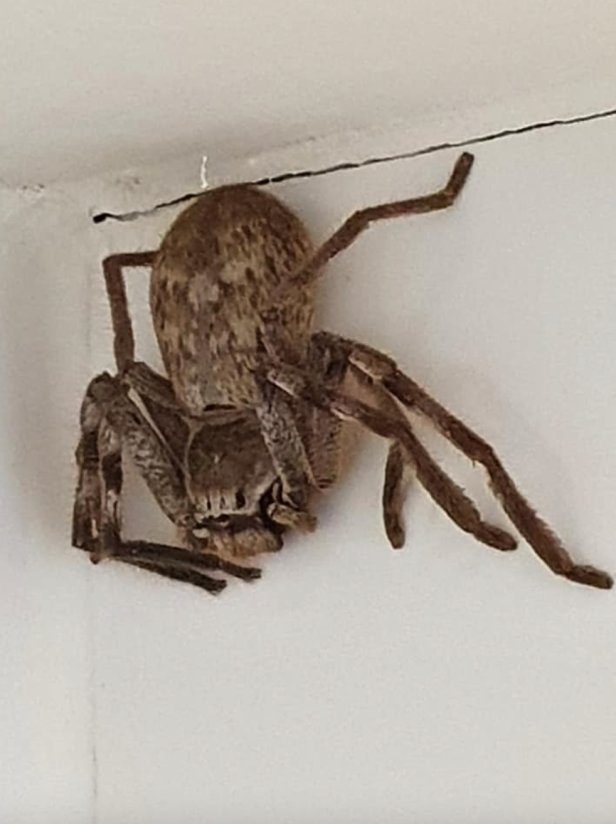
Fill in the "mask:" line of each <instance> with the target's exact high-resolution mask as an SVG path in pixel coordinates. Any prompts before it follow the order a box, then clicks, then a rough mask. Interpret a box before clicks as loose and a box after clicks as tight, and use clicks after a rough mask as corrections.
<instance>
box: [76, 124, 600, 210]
mask: <svg viewBox="0 0 616 824" xmlns="http://www.w3.org/2000/svg"><path fill="white" fill-rule="evenodd" d="M615 116H616V108H612V109H603V110H601V111H598V112H593V113H591V114H584V115H579V116H576V117H569V118H558V119H555V120H540V121H537V122H535V123H527V124H526V125H525V126H517V127H514V128H510V129H501V130H500V131H495V132H488V133H487V134H483V135H478V136H475V137H469V138H467V139H465V140H453V141H449V142H444V143H435V144H434V145H432V146H425V147H423V148H422V149H415V150H414V151H409V152H399V153H397V154H390V155H382V156H377V157H369V158H366V159H365V160H359V161H351V162H347V163H344V162H342V163H336V164H334V165H333V166H325V167H323V168H320V169H303V170H300V171H295V172H283V173H281V174H278V175H274V176H273V177H262V178H259V180H252V181H246V182H247V183H248V184H250V185H252V186H270V185H275V184H276V183H284V182H285V181H287V180H298V179H301V178H311V177H323V176H324V175H331V174H335V173H337V172H346V171H353V170H355V169H364V168H365V167H366V166H376V165H377V164H379V163H395V162H396V161H398V160H409V159H411V158H413V157H422V156H423V155H428V154H435V153H436V152H442V151H446V150H447V149H460V148H464V147H466V146H476V145H478V144H480V143H491V142H492V141H495V140H504V139H506V138H509V137H515V136H517V135H521V134H526V133H527V132H534V131H541V130H544V129H553V128H557V127H560V126H573V125H577V124H580V123H589V122H590V121H593V120H604V119H606V118H609V117H615ZM204 193H205V192H204V191H203V190H202V191H200V192H188V193H187V194H184V195H180V196H179V197H176V198H174V199H173V200H167V201H164V202H162V203H158V204H156V205H155V206H152V207H151V208H149V209H143V210H137V211H132V212H119V213H115V212H99V213H98V214H95V215H94V216H93V217H92V221H93V222H94V223H103V222H104V221H106V220H115V221H119V222H122V223H126V222H129V221H133V220H137V219H138V218H140V217H147V216H148V215H152V214H154V213H155V212H157V211H158V210H159V209H166V208H167V207H169V206H177V205H178V204H180V203H185V202H186V201H188V200H194V199H195V198H197V197H201V195H203V194H204Z"/></svg>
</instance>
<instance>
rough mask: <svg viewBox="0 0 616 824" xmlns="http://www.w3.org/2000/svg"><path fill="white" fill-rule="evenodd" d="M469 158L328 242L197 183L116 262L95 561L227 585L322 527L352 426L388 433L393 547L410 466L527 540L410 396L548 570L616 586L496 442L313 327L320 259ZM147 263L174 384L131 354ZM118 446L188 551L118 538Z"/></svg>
mask: <svg viewBox="0 0 616 824" xmlns="http://www.w3.org/2000/svg"><path fill="white" fill-rule="evenodd" d="M472 163H473V157H472V155H470V154H468V153H465V154H463V155H461V156H460V158H459V159H458V161H457V163H456V165H455V167H454V169H453V172H452V174H451V177H450V179H449V181H448V182H447V184H446V185H445V186H444V188H442V189H440V190H439V191H437V192H434V193H433V194H429V195H425V196H423V197H417V198H412V199H409V200H403V201H399V202H396V203H388V204H384V205H380V206H373V207H370V208H367V209H363V210H361V211H358V212H356V213H355V214H353V215H352V216H351V217H350V218H349V219H348V220H346V221H345V222H344V223H343V225H342V226H341V228H340V229H338V231H336V232H335V233H334V234H333V235H331V237H329V238H328V240H326V241H325V243H323V244H322V245H321V246H319V247H317V248H316V249H315V248H314V246H313V244H312V242H311V240H310V238H309V235H308V232H307V230H306V228H305V227H304V225H303V224H302V222H301V221H300V220H299V219H298V218H297V217H296V216H295V215H294V214H292V213H291V212H290V211H289V209H287V208H286V207H285V206H284V205H283V204H282V203H280V202H279V201H278V200H276V199H275V198H274V197H273V196H272V195H270V194H266V193H265V192H263V191H262V190H260V189H257V188H255V187H253V186H249V185H238V186H223V187H221V188H218V189H214V190H211V191H208V192H206V193H204V194H203V195H201V196H200V197H199V198H198V199H197V200H196V201H195V202H194V203H193V204H192V205H191V206H189V207H188V208H187V209H186V210H185V211H184V212H182V213H181V214H180V215H179V217H177V219H176V220H175V222H174V223H173V225H172V226H171V228H170V229H169V231H168V232H167V234H166V235H165V237H164V238H163V241H162V243H161V245H160V248H159V249H158V251H152V252H136V253H128V254H117V255H112V256H111V257H108V258H107V259H106V260H105V261H104V263H103V267H104V271H105V278H106V284H107V290H108V295H109V301H110V305H111V313H112V318H113V328H114V336H115V339H114V350H115V358H116V363H117V368H118V374H117V375H116V376H115V377H112V376H111V375H109V374H107V373H103V374H102V375H99V376H98V377H96V378H94V380H93V381H91V383H90V385H89V386H88V389H87V392H86V396H85V399H84V402H83V405H82V410H81V433H82V434H81V440H80V443H79V446H78V449H77V461H78V465H79V481H78V486H77V493H76V502H75V510H74V519H73V544H74V545H75V546H76V547H79V548H81V549H85V550H87V551H88V552H89V553H90V554H91V558H92V560H93V561H94V562H97V561H99V560H100V559H102V558H113V559H116V560H119V561H123V562H126V563H129V564H133V565H135V566H138V567H142V568H144V569H148V570H150V571H152V572H156V573H159V574H161V575H164V576H167V577H169V578H174V579H177V580H183V581H188V582H190V583H193V584H196V585H198V586H200V587H203V588H205V589H207V590H209V591H212V592H217V591H219V590H220V589H222V588H223V587H224V586H225V584H226V582H225V580H224V579H221V578H215V577H212V576H210V575H208V574H207V573H208V572H209V571H211V570H219V571H221V572H224V573H228V574H230V575H234V576H237V577H240V578H244V579H252V578H256V577H259V575H260V571H259V570H258V569H255V568H254V567H249V566H245V565H240V564H238V563H236V562H235V560H238V559H242V558H246V557H249V556H252V555H256V554H259V553H261V552H266V551H274V550H277V549H280V547H281V546H282V534H283V532H284V531H285V530H286V529H289V528H291V529H303V530H311V529H313V528H314V526H315V519H314V518H313V516H312V515H311V513H310V510H309V505H310V500H311V497H312V495H313V493H314V492H315V491H316V490H321V489H324V488H326V487H328V486H330V485H331V484H332V483H334V481H335V480H336V478H337V475H338V471H339V469H338V464H339V461H338V458H339V453H340V450H341V443H342V434H343V432H342V422H343V421H354V422H357V423H359V424H361V425H362V426H363V427H365V428H366V429H368V430H369V431H371V432H373V433H375V434H377V435H380V436H381V437H383V438H386V439H387V440H388V441H389V442H390V449H389V455H388V460H387V465H386V471H385V486H384V492H383V508H384V519H385V527H386V531H387V535H388V537H389V540H390V542H391V544H392V546H394V547H396V548H397V547H401V546H402V545H403V543H404V529H403V526H402V518H401V509H402V504H403V480H402V479H403V470H404V467H405V465H409V466H410V467H412V468H413V470H414V472H415V475H416V476H417V478H418V480H419V481H420V482H421V484H422V485H423V486H424V487H425V489H426V491H427V492H428V494H429V495H430V496H431V497H432V498H433V499H434V500H435V501H436V502H437V503H438V504H439V506H441V507H442V509H444V510H445V512H446V513H447V514H448V515H449V517H450V518H451V519H452V520H453V521H455V523H456V524H457V525H458V526H459V527H460V528H461V529H463V530H465V531H466V532H469V533H471V534H472V535H474V536H475V538H477V540H479V541H481V542H483V543H484V544H487V545H488V546H490V547H493V548H495V549H498V550H503V551H506V550H513V549H515V548H516V541H515V539H514V538H513V537H512V536H511V535H509V534H508V533H507V532H505V531H504V530H502V529H500V528H499V527H497V526H494V525H492V524H489V523H487V522H485V521H484V520H483V519H482V517H481V515H480V513H479V512H478V510H477V508H476V506H475V505H474V503H473V502H472V501H471V500H470V499H469V498H468V497H467V495H466V494H465V492H464V491H463V490H462V489H461V488H460V487H459V486H458V485H457V484H456V483H454V481H452V480H451V478H449V476H448V475H446V474H445V473H444V472H443V470H442V469H441V468H440V467H439V466H438V464H436V463H435V461H434V460H433V458H432V457H431V456H430V454H429V453H428V451H427V450H426V449H425V447H424V446H423V445H422V444H421V443H420V441H419V440H418V439H417V437H416V436H415V434H414V432H413V429H412V427H411V424H410V422H409V420H408V418H407V416H406V414H405V412H404V409H405V408H407V409H412V410H413V412H415V413H419V414H420V415H423V416H424V417H426V418H428V419H429V420H430V421H431V422H432V423H433V424H434V425H435V426H436V427H437V429H438V430H439V431H440V432H441V433H442V434H443V435H444V436H445V437H446V438H448V439H449V440H450V441H451V443H452V444H453V445H454V446H456V447H457V448H458V449H459V450H461V451H462V452H463V453H464V454H465V455H466V456H467V457H468V458H470V459H471V461H474V462H478V463H480V464H482V465H483V467H484V468H485V470H486V471H487V474H488V478H489V482H490V485H491V488H492V490H493V492H494V494H495V495H496V497H497V498H498V499H499V501H500V502H501V504H502V506H503V508H504V510H505V512H506V513H507V514H508V515H509V517H510V519H511V521H512V522H513V524H514V525H515V526H516V527H517V529H518V530H519V532H520V533H521V534H522V535H523V536H524V538H526V540H527V541H528V543H529V544H530V545H531V546H532V548H533V549H534V550H535V552H536V553H537V555H538V556H539V557H540V558H541V560H542V561H544V563H546V564H547V566H548V567H549V568H550V569H551V570H552V571H553V572H555V573H556V574H557V575H562V576H564V577H565V578H568V579H569V580H571V581H576V582H578V583H581V584H587V585H589V586H594V587H599V588H603V589H609V588H610V587H611V586H612V578H611V577H610V576H609V575H608V574H607V573H605V572H603V571H601V570H599V569H595V568H594V567H592V566H586V565H579V564H576V563H574V561H573V560H572V559H571V557H570V556H569V554H568V553H567V551H566V550H565V548H564V547H563V545H562V544H561V542H560V540H559V539H558V538H557V537H556V535H555V534H554V533H553V532H552V530H551V529H550V528H549V527H548V526H547V525H546V524H545V522H544V521H542V520H541V518H539V516H538V515H537V513H536V512H535V511H534V510H533V508H532V507H531V506H530V505H529V504H528V502H527V501H526V500H525V498H524V497H523V496H522V495H521V494H520V492H519V491H518V489H517V487H516V485H515V484H514V482H513V480H512V479H511V477H510V476H509V474H508V473H507V471H506V470H505V469H504V467H503V465H502V464H501V462H500V460H499V459H498V457H497V456H496V454H495V452H494V450H493V449H492V447H491V446H490V445H489V444H488V443H486V442H485V441H484V440H483V439H482V438H480V437H479V436H478V435H476V434H475V433H474V432H472V431H471V430H470V429H469V428H468V427H467V426H466V425H465V424H464V423H463V422H462V421H461V420H459V419H458V418H456V417H455V416H454V415H452V414H451V413H450V412H448V411H447V410H446V409H445V408H444V407H443V406H441V405H440V404H439V403H438V402H437V401H435V400H434V399H433V398H431V397H430V396H429V395H428V394H427V393H426V392H425V391H424V390H423V389H422V388H421V387H420V386H418V385H417V384H416V383H415V381H414V380H412V379H411V378H410V377H407V376H406V375H404V374H403V373H402V372H401V371H400V370H399V369H398V367H397V365H396V363H395V362H394V361H393V360H392V359H391V358H389V357H387V356H385V355H383V354H382V353H381V352H378V351H376V350H375V349H372V348H370V347H368V346H365V345H364V344H361V343H357V342H355V341H352V340H346V339H343V338H341V337H339V336H337V335H333V334H329V333H325V332H314V331H313V328H312V324H313V291H314V287H315V284H316V281H317V279H318V277H319V275H320V273H321V271H322V269H323V267H324V265H325V264H326V263H327V262H328V261H329V260H330V259H331V258H333V257H334V256H335V255H337V254H338V253H339V252H341V251H342V250H343V249H346V248H347V247H348V246H350V245H351V243H353V241H354V240H355V239H356V238H357V236H358V235H359V234H360V233H361V232H362V231H363V230H364V229H366V228H367V227H368V226H370V225H371V224H372V223H374V222H376V221H379V220H384V219H389V218H394V217H400V216H402V215H414V214H422V213H426V212H432V211H436V210H440V209H447V208H449V207H450V206H451V205H452V204H453V203H454V202H455V200H456V198H457V196H458V195H459V193H460V191H461V190H462V188H463V186H464V183H465V181H466V179H467V176H468V173H469V171H470V169H471V166H472ZM141 266H149V267H151V268H152V277H151V286H150V306H151V312H152V317H153V322H154V328H155V332H156V336H157V339H158V344H159V346H160V350H161V353H162V357H163V362H164V365H165V368H166V371H167V374H168V376H169V379H168V380H167V379H166V378H164V377H162V376H161V375H159V374H157V373H155V372H154V371H152V370H151V369H150V368H149V367H148V366H146V365H145V364H144V363H138V362H136V361H135V357H134V354H135V352H134V349H135V347H134V339H133V331H132V325H131V320H130V316H129V311H128V304H127V300H126V291H125V285H124V280H123V275H122V270H123V268H125V267H141ZM122 448H124V449H125V450H126V452H127V453H128V454H129V455H130V457H131V458H132V460H133V461H134V463H135V464H136V466H137V468H138V469H139V471H140V472H141V474H142V475H143V477H144V479H145V481H146V482H147V484H148V486H149V488H150V490H151V492H152V493H153V495H154V497H155V498H156V500H157V501H158V503H159V505H160V507H161V509H162V510H163V512H164V513H165V514H166V515H167V516H168V517H169V518H170V519H171V521H173V523H174V524H176V525H177V527H178V528H179V529H180V530H181V531H182V534H183V537H184V546H183V547H172V546H167V545H163V544H154V543H149V542H145V541H124V540H122V537H121V531H120V526H121V524H120V513H119V498H120V492H121V486H122V466H121V451H122Z"/></svg>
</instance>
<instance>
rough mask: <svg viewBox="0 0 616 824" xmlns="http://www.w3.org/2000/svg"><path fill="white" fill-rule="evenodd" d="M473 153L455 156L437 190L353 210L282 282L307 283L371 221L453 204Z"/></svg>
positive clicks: (289, 284)
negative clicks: (449, 171)
mask: <svg viewBox="0 0 616 824" xmlns="http://www.w3.org/2000/svg"><path fill="white" fill-rule="evenodd" d="M473 160H474V157H473V155H472V154H470V153H469V152H464V153H463V154H461V155H460V157H459V158H458V160H457V162H456V164H455V166H454V168H453V171H452V173H451V175H450V177H449V180H448V181H447V183H446V184H445V186H443V188H442V189H439V190H438V191H437V192H433V193H432V194H429V195H424V196H422V197H413V198H409V199H408V200H399V201H395V202H393V203H382V204H380V205H378V206H369V207H368V208H366V209H360V210H359V211H357V212H355V213H354V214H352V215H351V216H350V217H349V218H347V220H345V222H344V223H343V224H342V226H341V227H340V228H339V229H338V230H337V231H336V232H334V234H333V235H331V236H330V237H329V238H328V239H327V240H326V241H325V242H324V243H322V244H321V246H319V247H318V248H317V249H316V251H315V252H314V253H313V254H312V255H311V257H309V258H308V260H307V261H306V262H305V263H304V264H303V265H302V266H301V267H300V268H299V269H298V270H297V272H295V273H294V274H293V275H292V277H291V278H290V279H289V280H287V281H286V282H285V288H288V289H299V288H302V287H305V286H308V285H309V284H310V283H312V282H313V281H314V280H316V278H317V277H318V276H319V274H320V272H321V270H322V269H323V267H324V266H325V264H326V263H327V262H328V261H329V260H331V259H332V258H333V257H335V256H336V255H338V254H340V252H342V251H344V249H347V248H348V247H349V246H350V245H351V244H352V243H353V242H354V241H355V240H356V239H357V237H358V236H359V235H360V234H361V233H362V232H363V231H364V230H365V229H367V228H368V227H369V226H370V225H371V224H372V223H376V222H377V221H379V220H389V219H390V218H394V217H403V216H406V215H421V214H426V213H427V212H436V211H440V210H442V209H448V208H449V207H450V206H453V204H454V203H455V201H456V199H457V197H458V195H459V194H460V192H461V191H462V189H463V187H464V184H465V183H466V179H467V177H468V174H469V172H470V170H471V166H472V165H473Z"/></svg>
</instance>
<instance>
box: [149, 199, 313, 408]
mask: <svg viewBox="0 0 616 824" xmlns="http://www.w3.org/2000/svg"><path fill="white" fill-rule="evenodd" d="M311 250H312V244H311V242H310V239H309V237H308V233H307V231H306V229H305V227H304V226H303V224H302V223H301V221H300V220H299V219H298V218H296V217H295V216H294V215H293V214H292V213H291V212H290V211H289V210H288V209H287V208H286V207H284V206H283V205H282V204H281V203H279V202H278V201H277V200H275V198H273V197H272V196H271V195H268V194H266V193H265V192H263V191H262V190H259V189H255V188H252V187H250V186H225V187H222V188H219V189H214V190H212V191H211V192H208V193H206V194H204V195H203V196H202V197H201V198H199V199H198V200H197V201H196V202H195V203H193V204H192V206H190V207H189V208H188V209H186V210H185V211H184V212H182V214H181V215H180V216H179V217H178V218H177V219H176V221H175V222H174V223H173V225H172V226H171V228H170V229H169V231H168V233H167V234H166V236H165V238H164V240H163V242H162V244H161V247H160V250H159V252H158V254H157V256H156V261H155V264H154V267H153V269H152V280H151V290H150V301H151V307H152V317H153V319H154V328H155V331H156V336H157V338H158V342H159V346H160V349H161V352H162V356H163V361H164V363H165V367H166V369H167V372H168V374H169V376H170V378H171V381H172V383H173V387H174V390H175V392H176V395H177V397H178V399H179V400H180V402H181V403H182V404H184V406H185V407H186V410H187V411H188V412H189V413H190V414H192V415H198V414H199V413H200V412H201V411H202V409H203V408H204V407H205V406H206V405H207V404H211V403H231V404H235V405H238V406H240V405H244V406H251V405H254V404H255V403H256V402H257V399H258V392H257V391H256V388H255V386H254V382H253V381H252V379H251V373H252V370H253V368H254V358H251V355H254V354H256V353H257V352H258V351H259V348H260V343H259V341H260V336H261V337H262V336H263V335H264V334H265V331H266V330H265V324H264V316H265V314H266V312H267V310H268V309H269V308H270V307H271V306H272V303H273V302H274V296H275V295H276V294H277V292H278V290H279V289H280V286H281V284H282V283H284V280H285V278H288V277H289V276H290V275H291V274H292V272H293V271H294V270H295V269H296V268H297V266H299V264H300V263H301V262H302V261H303V260H304V259H305V258H306V256H307V254H308V253H309V252H310V251H311ZM302 296H303V297H302ZM278 308H279V312H280V319H281V323H282V328H283V329H286V330H287V340H286V345H287V346H288V347H289V348H290V349H292V350H294V351H297V352H298V353H300V352H305V351H306V348H307V346H308V343H309V338H310V332H311V328H312V317H313V309H312V294H311V290H303V292H300V293H299V294H294V295H293V296H292V298H287V300H285V301H282V302H281V304H280V305H279V307H278ZM246 364H247V365H248V368H246Z"/></svg>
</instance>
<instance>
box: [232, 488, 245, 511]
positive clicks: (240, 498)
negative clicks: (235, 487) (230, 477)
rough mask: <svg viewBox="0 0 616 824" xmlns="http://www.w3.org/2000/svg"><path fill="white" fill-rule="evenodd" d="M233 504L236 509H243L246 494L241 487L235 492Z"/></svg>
mask: <svg viewBox="0 0 616 824" xmlns="http://www.w3.org/2000/svg"><path fill="white" fill-rule="evenodd" d="M235 506H236V507H237V508H238V509H244V507H245V506H246V496H245V495H244V493H243V492H242V490H241V489H240V490H239V491H238V492H236V493H235Z"/></svg>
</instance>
